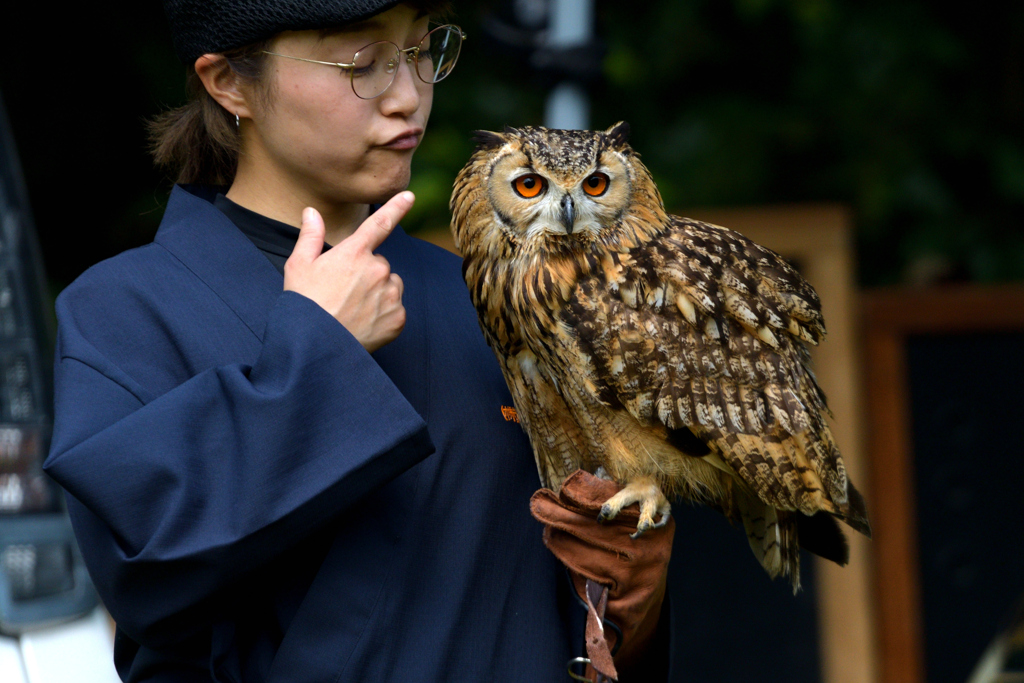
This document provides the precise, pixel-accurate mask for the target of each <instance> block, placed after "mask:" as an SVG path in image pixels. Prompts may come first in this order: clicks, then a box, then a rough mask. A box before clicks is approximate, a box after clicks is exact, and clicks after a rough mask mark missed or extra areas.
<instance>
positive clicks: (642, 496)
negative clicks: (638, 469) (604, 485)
mask: <svg viewBox="0 0 1024 683" xmlns="http://www.w3.org/2000/svg"><path fill="white" fill-rule="evenodd" d="M633 503H639V504H640V519H639V520H638V522H637V525H636V533H634V534H630V538H634V539H635V538H639V537H640V536H642V535H643V534H644V532H645V531H649V530H650V529H658V528H660V527H663V526H665V525H666V524H668V519H669V517H670V516H671V514H672V506H671V505H670V504H669V502H668V499H667V498H665V494H663V493H662V492H661V487H660V486H658V483H657V482H656V481H655V480H654V479H653V478H651V477H641V478H639V479H634V480H633V481H631V482H629V483H628V484H626V487H625V488H623V489H622V490H621V491H619V492H618V493H616V494H615V495H614V496H612V497H611V498H609V499H608V500H607V501H605V503H604V505H602V506H601V513H600V514H599V515H598V516H597V520H598V521H599V522H606V521H608V520H610V519H614V518H615V517H616V515H618V514H619V512H620V511H621V510H622V508H624V507H626V506H627V505H632V504H633ZM656 514H657V515H661V519H660V520H658V521H657V522H655V521H654V516H655V515H656Z"/></svg>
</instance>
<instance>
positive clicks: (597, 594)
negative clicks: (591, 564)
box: [585, 579, 619, 683]
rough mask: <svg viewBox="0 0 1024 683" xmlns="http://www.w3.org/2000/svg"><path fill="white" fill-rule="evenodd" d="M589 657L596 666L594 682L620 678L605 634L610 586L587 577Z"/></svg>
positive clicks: (603, 682) (594, 666)
mask: <svg viewBox="0 0 1024 683" xmlns="http://www.w3.org/2000/svg"><path fill="white" fill-rule="evenodd" d="M585 597H586V602H587V629H586V639H587V657H588V658H589V659H590V666H592V667H593V668H594V672H595V674H596V678H595V681H594V683H610V682H611V681H616V680H618V678H619V672H618V671H616V670H615V662H613V661H612V653H611V651H610V650H609V649H608V640H607V639H606V638H605V636H604V611H605V609H607V607H608V587H607V586H602V585H601V584H599V583H597V582H596V581H593V580H591V579H587V587H586V596H585Z"/></svg>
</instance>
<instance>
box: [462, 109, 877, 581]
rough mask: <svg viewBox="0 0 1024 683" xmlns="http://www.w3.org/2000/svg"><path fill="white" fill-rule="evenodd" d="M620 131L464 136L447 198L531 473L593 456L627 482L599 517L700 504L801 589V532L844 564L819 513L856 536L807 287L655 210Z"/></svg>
mask: <svg viewBox="0 0 1024 683" xmlns="http://www.w3.org/2000/svg"><path fill="white" fill-rule="evenodd" d="M627 134H628V127H627V126H625V124H619V125H617V126H613V127H612V128H611V129H609V130H607V131H604V132H590V131H559V130H548V129H544V128H522V129H507V130H506V131H505V132H504V133H501V134H499V133H481V134H480V137H479V138H478V142H479V143H480V144H479V147H478V149H477V151H476V152H475V153H474V155H473V157H472V158H471V159H470V162H469V163H468V164H467V165H466V167H465V168H464V169H463V170H462V172H461V173H460V174H459V176H458V178H457V179H456V181H455V189H454V193H453V195H452V201H451V209H452V230H453V232H454V235H455V240H456V243H457V245H458V246H459V249H460V250H461V251H462V253H463V255H464V257H465V262H464V264H463V272H464V274H465V278H466V283H467V285H468V286H469V290H470V296H471V298H472V300H473V304H474V305H475V306H476V309H477V312H478V314H479V318H480V324H481V327H482V328H483V331H484V335H485V337H486V338H487V341H488V343H489V344H490V345H491V347H492V348H493V349H494V352H495V354H496V355H497V357H498V360H499V362H500V363H501V367H502V370H503V372H504V374H505V379H506V380H507V382H508V384H509V387H510V389H511V391H512V396H513V398H514V400H515V403H516V408H517V410H518V414H519V417H520V420H521V421H522V424H523V426H524V428H525V429H526V431H527V433H528V434H529V436H530V440H531V443H532V445H533V448H534V452H535V455H536V459H537V467H538V471H539V473H540V478H541V481H542V482H543V483H544V485H546V486H548V487H550V488H552V489H555V490H557V489H558V487H559V486H560V484H561V482H562V480H563V479H564V478H565V477H566V476H568V475H569V474H570V473H571V472H573V471H574V470H576V469H578V468H584V469H587V470H590V471H595V470H596V469H597V468H598V467H603V468H604V469H605V470H606V471H607V473H608V474H609V475H610V476H611V477H612V478H613V479H615V480H616V481H618V482H619V483H621V484H623V485H624V486H625V487H626V488H625V490H624V491H623V492H622V493H620V494H618V495H617V496H615V497H613V498H612V499H610V500H609V501H608V503H606V505H605V509H604V512H603V514H604V515H605V516H606V517H613V516H614V515H615V514H617V512H618V511H619V510H620V509H621V508H622V507H623V506H625V505H629V504H631V503H633V502H639V503H640V506H641V520H640V524H639V526H638V533H642V532H643V531H644V530H646V529H648V528H650V527H652V526H657V525H659V524H661V523H663V522H665V521H666V520H667V515H668V513H669V509H670V508H669V505H668V502H667V500H666V498H665V496H664V495H663V493H664V494H667V495H668V496H669V497H680V498H684V499H688V500H692V501H697V502H702V503H705V504H708V505H711V506H713V507H716V508H717V509H719V510H721V511H722V512H723V513H724V514H726V515H727V516H728V517H730V518H731V519H734V520H742V521H743V524H744V526H745V528H746V531H747V536H748V540H749V541H750V545H751V548H752V549H753V551H754V554H755V555H756V556H757V557H758V559H759V560H760V561H761V563H762V564H763V565H764V567H765V568H766V569H767V570H768V572H769V573H770V574H771V575H772V576H776V575H779V574H782V575H788V576H789V577H790V579H791V580H792V582H793V585H794V587H798V586H799V581H800V579H799V553H798V550H799V547H800V545H801V544H802V545H803V546H804V547H806V548H807V549H809V550H811V551H813V552H816V553H818V554H821V555H823V556H825V557H828V558H829V559H832V560H835V561H837V562H841V563H843V562H845V561H846V559H847V553H848V551H847V547H846V542H845V539H844V538H843V536H842V532H841V531H840V530H839V527H838V525H836V524H835V522H834V518H839V519H842V520H844V521H846V522H847V523H848V524H850V525H851V526H853V527H854V528H855V529H857V530H859V531H861V532H863V533H869V528H868V523H867V517H866V512H865V510H864V506H863V501H862V500H861V499H860V496H859V494H857V492H856V490H855V489H854V488H853V486H852V485H851V484H850V483H849V481H848V478H847V475H846V470H845V468H844V466H843V461H842V458H841V456H840V454H839V451H838V449H837V448H836V445H835V442H834V440H833V438H832V434H831V432H830V430H829V427H828V424H827V423H826V421H825V417H824V414H825V413H826V412H827V410H828V409H827V407H826V404H825V397H824V395H823V394H822V392H821V390H820V389H819V388H818V385H817V383H816V382H815V380H814V376H813V375H812V374H811V371H810V369H809V367H808V362H809V355H808V351H807V347H806V344H808V343H810V344H817V343H818V341H819V340H820V339H821V338H822V337H823V336H824V334H825V328H824V322H823V320H822V317H821V311H820V304H819V301H818V297H817V294H816V293H815V292H814V289H813V288H812V287H811V286H810V285H809V284H808V283H807V282H806V281H804V280H803V278H802V277H801V276H800V275H799V274H798V273H797V272H796V271H795V270H794V269H793V268H792V267H790V265H789V264H787V263H786V261H785V260H784V259H782V258H781V257H780V256H779V255H778V254H775V253H774V252H772V251H770V250H768V249H765V248H764V247H761V246H759V245H757V244H754V243H753V242H751V241H750V240H748V239H746V238H745V237H743V236H742V235H740V234H738V233H736V232H732V231H730V230H727V229H725V228H721V227H718V226H714V225H709V224H707V223H702V222H700V221H693V220H689V219H685V218H679V217H676V216H670V215H668V214H667V213H666V212H665V209H664V206H663V204H662V201H661V196H660V195H659V193H658V190H657V187H656V186H655V184H654V181H653V180H652V178H651V176H650V173H649V172H648V171H647V169H646V168H645V167H644V166H643V164H642V163H640V160H639V158H638V157H637V155H636V154H635V153H634V152H633V150H632V149H631V148H630V147H629V145H628V144H626V137H627ZM538 183H539V185H538ZM538 188H539V189H538ZM534 193H536V194H534ZM659 513H660V516H661V518H660V520H657V521H656V517H657V516H658V515H659Z"/></svg>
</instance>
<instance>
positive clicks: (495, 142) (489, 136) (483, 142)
mask: <svg viewBox="0 0 1024 683" xmlns="http://www.w3.org/2000/svg"><path fill="white" fill-rule="evenodd" d="M473 142H475V143H476V148H477V149H478V150H481V149H495V148H497V147H501V146H502V145H504V144H505V138H504V137H502V135H501V134H500V133H492V132H491V131H489V130H476V131H473Z"/></svg>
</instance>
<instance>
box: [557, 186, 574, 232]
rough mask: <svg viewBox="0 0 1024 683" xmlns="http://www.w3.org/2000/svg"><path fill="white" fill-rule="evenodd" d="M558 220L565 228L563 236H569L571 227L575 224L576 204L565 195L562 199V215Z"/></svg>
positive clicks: (569, 196)
mask: <svg viewBox="0 0 1024 683" xmlns="http://www.w3.org/2000/svg"><path fill="white" fill-rule="evenodd" d="M558 218H559V220H561V221H562V225H564V226H565V234H566V235H571V234H572V226H573V224H574V223H576V204H574V203H573V201H572V195H568V194H567V195H565V196H564V197H562V213H561V215H559V217H558Z"/></svg>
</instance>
